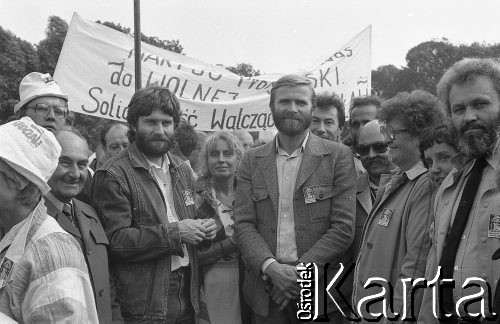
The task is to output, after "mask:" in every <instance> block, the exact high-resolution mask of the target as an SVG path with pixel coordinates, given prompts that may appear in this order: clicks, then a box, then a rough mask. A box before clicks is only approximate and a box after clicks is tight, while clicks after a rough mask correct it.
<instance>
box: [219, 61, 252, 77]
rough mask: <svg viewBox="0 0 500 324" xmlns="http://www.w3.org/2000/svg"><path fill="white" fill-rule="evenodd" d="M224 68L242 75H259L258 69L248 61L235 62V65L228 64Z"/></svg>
mask: <svg viewBox="0 0 500 324" xmlns="http://www.w3.org/2000/svg"><path fill="white" fill-rule="evenodd" d="M226 69H227V70H229V71H231V72H233V73H235V74H238V75H241V76H244V77H253V76H258V75H260V71H259V70H256V69H254V67H253V66H252V64H250V63H238V64H236V66H228V67H226Z"/></svg>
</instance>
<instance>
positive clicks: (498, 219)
mask: <svg viewBox="0 0 500 324" xmlns="http://www.w3.org/2000/svg"><path fill="white" fill-rule="evenodd" d="M488 237H496V238H500V215H494V214H490V223H489V224H488Z"/></svg>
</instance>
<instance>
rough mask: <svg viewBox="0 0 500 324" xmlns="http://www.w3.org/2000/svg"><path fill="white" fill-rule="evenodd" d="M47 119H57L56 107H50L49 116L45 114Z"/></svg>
mask: <svg viewBox="0 0 500 324" xmlns="http://www.w3.org/2000/svg"><path fill="white" fill-rule="evenodd" d="M45 119H46V120H51V121H55V120H56V115H54V109H52V108H49V113H48V114H47V116H45Z"/></svg>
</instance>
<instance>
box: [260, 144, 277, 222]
mask: <svg viewBox="0 0 500 324" xmlns="http://www.w3.org/2000/svg"><path fill="white" fill-rule="evenodd" d="M256 158H257V165H258V166H259V169H260V170H261V172H262V176H263V178H264V182H265V183H266V187H267V191H268V194H269V197H270V198H271V201H272V202H273V206H274V214H276V213H277V212H278V195H279V193H278V169H277V168H278V167H277V163H276V138H275V139H273V140H272V142H271V143H270V144H269V145H264V146H262V149H261V150H260V151H259V152H258V153H257V154H256Z"/></svg>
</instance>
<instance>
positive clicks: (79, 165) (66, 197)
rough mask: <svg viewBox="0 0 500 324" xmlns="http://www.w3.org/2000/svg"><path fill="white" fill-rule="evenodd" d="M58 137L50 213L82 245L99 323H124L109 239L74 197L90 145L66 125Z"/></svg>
mask: <svg viewBox="0 0 500 324" xmlns="http://www.w3.org/2000/svg"><path fill="white" fill-rule="evenodd" d="M56 138H57V141H58V142H59V144H60V145H61V149H62V151H61V156H60V158H59V163H58V164H57V168H56V170H55V171H54V173H53V174H52V176H51V178H50V179H49V181H48V184H49V186H50V189H51V190H50V192H49V193H48V194H47V195H46V196H45V206H46V207H47V214H48V215H50V216H52V217H54V218H55V219H56V220H57V222H58V223H59V225H60V226H61V227H62V228H63V229H64V230H65V231H66V232H68V233H69V234H71V235H72V236H73V237H74V238H75V239H76V240H77V242H78V243H79V244H80V247H81V249H82V252H83V255H84V257H85V261H86V263H87V266H88V270H89V275H90V281H91V282H92V288H93V290H94V297H95V302H96V307H97V315H98V317H99V322H100V323H111V322H113V323H123V319H122V317H121V314H120V307H119V306H118V304H116V303H115V302H114V298H115V289H114V285H113V284H112V283H111V285H110V277H109V267H108V253H107V247H108V239H107V237H106V234H105V233H104V230H103V228H102V225H101V222H100V221H99V218H98V216H97V213H96V211H95V210H94V208H92V207H91V206H89V205H87V204H86V203H84V202H81V201H80V200H77V199H75V198H74V197H75V196H76V195H77V194H78V193H80V192H81V191H82V189H83V186H84V184H85V183H86V180H87V176H88V171H87V164H88V156H89V153H90V150H89V147H88V145H87V142H86V141H85V139H84V138H83V137H82V135H81V134H80V133H79V132H78V131H77V130H74V129H71V128H69V129H66V128H63V129H62V130H61V131H60V132H59V133H57V135H56Z"/></svg>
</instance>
